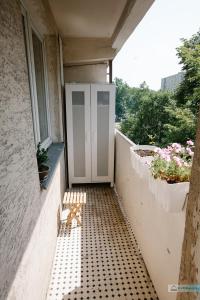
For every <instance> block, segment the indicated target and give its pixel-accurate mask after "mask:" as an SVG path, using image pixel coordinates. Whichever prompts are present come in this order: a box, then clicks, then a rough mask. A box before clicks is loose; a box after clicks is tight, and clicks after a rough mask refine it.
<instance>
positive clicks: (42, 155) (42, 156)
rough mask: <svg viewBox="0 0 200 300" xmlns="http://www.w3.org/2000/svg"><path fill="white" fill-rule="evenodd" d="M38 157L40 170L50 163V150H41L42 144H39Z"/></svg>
mask: <svg viewBox="0 0 200 300" xmlns="http://www.w3.org/2000/svg"><path fill="white" fill-rule="evenodd" d="M36 156H37V162H38V168H40V167H41V165H42V164H44V163H45V162H47V161H48V150H45V149H44V148H41V143H38V145H37V153H36Z"/></svg>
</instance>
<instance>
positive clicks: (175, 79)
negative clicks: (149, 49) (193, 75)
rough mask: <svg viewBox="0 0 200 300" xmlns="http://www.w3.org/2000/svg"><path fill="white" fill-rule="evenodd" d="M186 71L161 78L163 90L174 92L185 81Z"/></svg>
mask: <svg viewBox="0 0 200 300" xmlns="http://www.w3.org/2000/svg"><path fill="white" fill-rule="evenodd" d="M183 78H184V72H179V73H177V74H174V75H171V76H168V77H165V78H162V79H161V90H162V91H170V92H173V91H174V90H175V89H177V87H178V86H179V84H180V83H181V82H182V81H183Z"/></svg>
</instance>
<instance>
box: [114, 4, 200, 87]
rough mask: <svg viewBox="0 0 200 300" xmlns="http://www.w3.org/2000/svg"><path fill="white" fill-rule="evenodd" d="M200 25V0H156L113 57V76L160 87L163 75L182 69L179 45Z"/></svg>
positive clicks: (132, 84)
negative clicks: (178, 55)
mask: <svg viewBox="0 0 200 300" xmlns="http://www.w3.org/2000/svg"><path fill="white" fill-rule="evenodd" d="M199 29H200V0H155V2H154V4H153V5H152V6H151V8H150V9H149V11H148V12H147V14H146V15H145V16H144V18H143V19H142V21H141V22H140V24H139V25H138V26H137V28H136V29H135V31H134V32H133V33H132V35H131V36H130V37H129V39H128V40H127V41H126V43H125V44H124V46H123V48H122V49H121V50H120V52H119V53H118V54H117V56H116V57H115V59H114V61H113V76H114V77H118V78H122V79H123V80H124V81H126V82H127V83H128V84H129V85H130V86H135V87H137V86H139V85H140V84H141V83H142V82H143V81H146V83H147V84H148V86H149V87H150V88H151V89H154V90H158V89H160V85H161V78H163V77H167V76H169V75H173V74H176V73H178V72H180V71H181V65H180V64H179V59H178V57H177V56H176V48H177V47H178V46H180V45H181V41H180V39H181V38H190V37H191V36H192V35H193V34H194V33H196V32H197V31H198V30H199Z"/></svg>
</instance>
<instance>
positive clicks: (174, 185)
mask: <svg viewBox="0 0 200 300" xmlns="http://www.w3.org/2000/svg"><path fill="white" fill-rule="evenodd" d="M193 150H194V144H193V142H192V141H191V140H190V141H187V145H186V146H185V147H184V146H181V145H180V144H178V143H173V144H171V145H170V146H168V147H167V148H164V149H161V148H157V149H156V150H155V153H156V154H155V156H154V159H153V160H152V162H151V164H150V170H151V173H152V176H150V177H149V188H150V190H151V192H152V193H153V194H154V196H155V198H156V200H157V201H159V202H160V204H161V205H162V207H164V208H165V209H166V210H167V211H170V212H180V211H181V210H182V208H183V206H184V203H185V199H186V195H187V193H188V191H189V181H190V174H191V167H192V159H193V154H194V152H193Z"/></svg>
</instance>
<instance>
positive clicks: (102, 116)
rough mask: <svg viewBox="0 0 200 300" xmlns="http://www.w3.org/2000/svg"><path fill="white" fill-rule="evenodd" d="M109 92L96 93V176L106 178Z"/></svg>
mask: <svg viewBox="0 0 200 300" xmlns="http://www.w3.org/2000/svg"><path fill="white" fill-rule="evenodd" d="M109 97H110V94H109V92H101V91H98V92H97V176H108V151H109V147H108V146H109V102H110V101H109Z"/></svg>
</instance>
